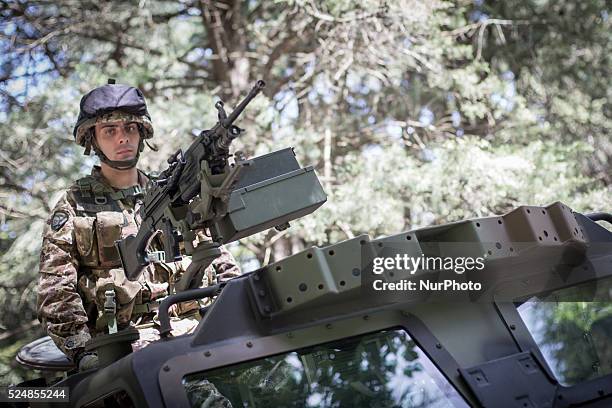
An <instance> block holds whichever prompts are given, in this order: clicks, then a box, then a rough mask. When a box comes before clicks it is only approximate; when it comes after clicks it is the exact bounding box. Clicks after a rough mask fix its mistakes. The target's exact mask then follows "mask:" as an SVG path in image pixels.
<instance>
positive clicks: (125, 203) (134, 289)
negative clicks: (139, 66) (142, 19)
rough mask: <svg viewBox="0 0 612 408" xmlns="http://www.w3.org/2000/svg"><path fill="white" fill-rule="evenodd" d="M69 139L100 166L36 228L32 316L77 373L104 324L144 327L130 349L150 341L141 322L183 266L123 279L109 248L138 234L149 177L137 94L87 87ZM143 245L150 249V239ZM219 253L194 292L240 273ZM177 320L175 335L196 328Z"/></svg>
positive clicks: (149, 132) (147, 122) (192, 310)
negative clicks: (142, 166) (112, 310)
mask: <svg viewBox="0 0 612 408" xmlns="http://www.w3.org/2000/svg"><path fill="white" fill-rule="evenodd" d="M73 133H74V137H75V140H76V142H77V143H78V144H79V145H81V146H83V147H85V154H86V155H89V154H90V152H91V150H92V149H93V151H94V152H95V154H96V155H97V156H98V157H99V158H100V162H101V163H100V166H99V167H98V166H94V168H93V170H92V172H91V175H90V176H87V177H84V178H81V179H79V180H77V181H76V182H75V183H74V184H73V185H72V186H71V187H70V188H69V189H68V190H67V191H66V192H65V193H64V194H63V196H62V197H61V198H60V200H59V202H58V203H57V205H56V206H55V208H54V209H53V211H52V212H51V215H50V217H49V220H48V222H47V225H46V226H45V230H44V232H43V244H42V250H41V255H40V276H39V286H38V318H39V320H40V321H41V323H42V324H43V325H44V326H45V328H46V330H47V333H48V334H49V336H50V337H51V338H52V339H53V341H54V342H55V344H56V345H57V346H58V347H59V348H60V349H61V350H62V351H63V352H64V353H65V354H66V355H67V356H68V357H70V358H71V359H72V360H73V361H74V362H75V364H76V365H77V367H79V369H80V370H84V369H89V368H93V367H95V366H96V365H97V356H96V355H95V354H93V353H89V352H86V351H85V349H84V347H85V343H86V342H87V341H88V340H89V339H91V337H92V336H95V335H97V334H100V333H105V332H108V331H109V328H110V331H114V328H117V327H118V329H122V328H125V327H128V326H129V325H136V327H138V328H139V329H140V328H147V324H148V326H149V327H148V328H147V329H146V330H144V329H143V330H142V331H141V343H139V344H137V345H136V347H135V348H138V347H142V346H143V345H145V344H147V342H149V341H151V340H154V339H155V338H156V337H155V335H154V334H152V333H151V330H154V329H151V327H150V326H152V324H151V322H152V321H153V319H154V317H155V316H156V309H157V307H158V305H159V302H160V299H161V298H163V297H165V296H167V295H168V294H171V293H172V291H173V287H174V283H175V282H176V281H177V280H178V279H179V278H180V275H181V273H182V272H184V271H185V270H186V268H187V266H188V265H189V262H190V261H189V260H188V259H187V258H184V260H183V261H181V262H172V263H161V262H157V263H153V264H151V265H149V267H148V268H146V269H145V270H144V272H143V273H142V274H141V276H140V278H139V279H138V281H129V280H127V279H126V277H125V273H124V271H123V269H122V268H121V261H120V259H119V254H118V251H117V250H116V248H115V241H116V240H118V239H121V238H124V237H125V236H127V235H129V234H135V233H136V232H137V231H138V226H139V225H140V221H141V220H140V216H139V211H138V210H139V207H140V205H141V204H142V197H143V192H142V190H143V187H144V186H145V183H146V182H147V181H148V177H147V175H146V174H145V173H143V172H142V171H140V170H138V169H137V168H136V163H137V162H138V158H139V156H140V152H142V150H143V148H144V143H145V140H146V139H150V138H152V137H153V126H152V124H151V118H150V116H149V113H148V111H147V106H146V103H145V100H144V97H143V95H142V93H141V91H140V90H139V89H137V88H134V87H130V86H126V85H118V84H117V85H116V84H114V82H112V83H111V81H109V84H108V85H104V86H101V87H99V88H95V89H94V90H92V91H91V92H89V93H88V94H86V95H85V96H84V97H83V98H82V99H81V105H80V113H79V117H78V120H77V123H76V125H75V127H74V132H73ZM147 146H149V144H148V142H147ZM149 147H151V146H149ZM152 244H153V245H155V244H157V247H158V249H159V242H153V243H152ZM221 250H222V255H221V256H220V257H219V258H217V259H216V260H215V261H214V262H213V264H212V265H210V266H209V267H208V268H207V269H206V271H205V273H204V279H203V286H205V285H207V284H212V283H215V282H222V281H225V280H227V279H230V278H232V277H235V276H238V275H239V274H240V270H239V268H238V266H237V265H236V262H235V260H234V258H233V257H232V255H231V254H230V253H229V252H228V251H227V250H226V249H224V248H223V247H222V248H221ZM109 294H110V297H111V299H108V297H109ZM109 300H110V301H114V302H115V304H116V310H117V312H116V314H115V315H113V316H109V315H108V314H105V313H104V310H105V308H104V304H105V302H108V301H109ZM198 309H199V304H198V303H197V302H190V303H182V304H180V305H179V307H178V308H176V309H175V313H176V314H177V315H178V316H179V317H190V316H191V317H193V316H195V315H196V314H197V312H198ZM181 322H182V323H183V324H182V325H181V328H180V332H181V333H185V332H189V331H192V330H193V329H194V328H195V326H196V325H197V320H195V319H193V318H184V319H183V320H181ZM147 330H148V332H147ZM143 336H144V339H143Z"/></svg>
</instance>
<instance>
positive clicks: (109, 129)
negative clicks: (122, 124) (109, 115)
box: [102, 127, 117, 137]
mask: <svg viewBox="0 0 612 408" xmlns="http://www.w3.org/2000/svg"><path fill="white" fill-rule="evenodd" d="M116 133H117V129H115V128H114V127H106V128H104V129H102V135H103V136H105V137H112V136H115V134H116Z"/></svg>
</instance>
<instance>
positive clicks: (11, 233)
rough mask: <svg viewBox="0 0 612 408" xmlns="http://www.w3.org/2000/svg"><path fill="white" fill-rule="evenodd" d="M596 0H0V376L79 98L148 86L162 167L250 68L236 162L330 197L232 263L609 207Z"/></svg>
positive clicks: (28, 296) (73, 149) (28, 291)
mask: <svg viewBox="0 0 612 408" xmlns="http://www.w3.org/2000/svg"><path fill="white" fill-rule="evenodd" d="M609 11H610V10H609V3H608V2H606V1H605V0H593V1H588V2H571V1H554V2H553V1H548V0H509V1H504V2H493V1H483V0H475V1H467V0H457V1H440V0H433V1H428V2H420V1H416V0H389V1H375V0H360V1H347V0H323V1H317V2H315V1H310V0H277V1H274V2H271V1H258V0H247V1H243V2H241V1H234V0H220V1H214V2H211V1H206V0H168V1H163V0H156V1H151V0H139V1H134V0H131V1H121V2H119V1H91V0H84V1H76V0H64V1H54V2H50V1H46V0H8V1H7V0H0V253H1V257H2V260H1V261H2V262H0V310H1V313H0V359H1V362H2V363H1V364H0V378H2V380H1V381H2V382H3V383H11V382H16V381H19V380H20V379H21V378H23V377H24V376H26V375H27V374H26V373H25V372H24V371H23V370H21V369H19V367H17V366H16V365H15V363H14V362H13V361H12V359H13V357H14V355H15V352H16V351H17V350H18V347H20V346H21V345H22V344H24V343H26V342H28V341H30V340H32V339H33V338H35V337H36V336H38V335H40V334H41V329H40V326H39V325H38V322H37V321H36V317H35V316H36V313H35V298H36V294H35V292H36V276H37V268H38V267H37V263H38V252H39V250H40V233H41V230H42V226H43V223H44V222H45V220H46V218H47V216H48V213H49V211H50V209H51V208H52V206H53V203H54V200H56V199H57V197H58V193H60V192H61V191H62V190H63V189H64V188H66V187H67V186H68V185H69V184H70V182H71V181H72V180H74V179H76V178H78V177H81V176H83V175H85V174H87V173H88V172H89V168H90V167H91V165H92V164H93V163H95V158H93V157H85V156H83V155H82V149H80V148H79V147H78V146H76V145H74V144H73V138H72V134H71V131H72V126H73V124H74V122H75V120H76V116H77V114H78V102H79V99H80V97H81V95H82V94H84V93H85V92H87V91H89V90H90V89H92V88H93V87H95V86H99V85H101V84H103V83H105V82H106V79H107V78H108V77H113V78H117V80H118V82H120V83H128V84H133V85H136V86H138V87H139V88H140V89H142V90H143V91H144V93H145V96H146V98H147V100H148V103H149V106H150V112H151V114H152V117H153V123H154V126H155V129H156V137H155V141H156V143H157V145H158V147H159V148H160V149H159V152H157V153H154V152H151V151H146V152H145V154H144V156H143V159H142V166H143V167H144V168H145V169H146V170H156V169H159V164H160V163H162V161H163V160H164V159H165V158H166V157H167V156H168V155H169V154H170V153H171V152H173V151H175V150H176V149H177V147H178V146H185V145H187V144H188V143H190V140H191V138H192V135H193V132H194V131H195V132H197V131H198V130H201V129H205V128H207V127H210V126H212V125H213V124H214V122H215V121H216V118H215V113H214V110H213V104H214V101H215V100H216V99H218V98H222V99H223V100H225V101H226V102H228V103H229V104H230V105H231V104H232V103H235V102H236V101H237V100H238V98H239V97H240V96H241V95H244V94H245V93H246V91H247V90H248V89H249V88H250V86H251V84H252V83H253V82H254V81H255V80H256V79H259V78H262V79H265V81H266V82H267V84H268V86H267V88H266V89H265V92H264V95H263V96H260V97H258V98H257V100H256V101H255V102H254V103H253V104H252V106H251V107H250V108H249V110H248V112H247V114H246V115H245V116H244V117H243V119H242V120H241V122H240V125H241V127H245V128H247V129H248V133H247V134H246V135H245V136H244V137H243V138H242V140H240V141H239V142H238V143H237V145H238V146H237V148H238V149H241V150H243V151H244V152H245V153H247V156H249V155H254V154H260V153H265V152H268V151H270V150H272V149H276V148H281V147H285V146H294V147H295V151H296V153H297V155H298V158H299V160H300V162H301V163H302V164H313V165H315V166H316V169H317V171H318V174H319V176H320V177H321V179H322V180H323V182H324V185H325V188H326V191H327V193H328V195H329V199H328V202H327V204H326V205H325V206H324V207H322V208H321V209H319V210H318V211H317V212H315V213H314V214H313V215H311V216H309V217H307V218H305V219H303V220H301V221H299V222H295V223H294V225H293V228H290V229H289V230H287V231H285V232H282V233H277V232H268V233H262V234H259V235H258V236H256V237H252V238H249V239H247V240H244V241H243V242H241V244H240V245H239V246H234V247H232V250H233V251H234V253H235V255H236V256H237V257H239V259H240V261H241V262H242V263H243V265H244V267H245V269H246V270H252V269H254V268H255V267H256V266H257V265H259V264H262V263H267V262H271V261H273V260H274V259H278V258H279V257H282V256H285V255H287V254H289V253H291V252H292V251H295V250H298V249H300V248H303V247H304V246H306V245H313V244H322V243H328V242H336V241H339V240H342V239H346V238H347V237H352V236H354V235H357V234H360V233H364V232H366V233H369V234H371V235H373V236H377V235H381V234H392V233H397V232H399V231H402V230H407V229H411V228H417V227H422V226H426V225H431V224H440V223H445V222H449V221H454V220H459V219H463V218H467V217H479V216H486V215H490V214H499V213H502V212H504V211H507V210H509V209H511V208H512V207H514V206H517V205H520V204H533V205H545V204H549V203H552V202H554V201H558V200H559V201H563V202H564V203H566V204H568V205H569V206H571V207H572V208H574V209H575V210H577V211H582V212H585V211H591V210H608V211H609V210H610V209H611V208H612V205H611V204H612V201H611V199H610V193H611V189H612V187H611V185H612V174H611V172H610V168H611V157H612V139H611V137H610V134H611V132H610V130H611V127H612V124H611V122H610V111H611V106H610V96H611V93H612V88H611V87H610V86H609V77H610V70H611V69H610V67H611V63H610V62H611V61H610V59H611V58H612V57H611V55H612V52H611V51H612V50H611V47H612V41H611V40H612V38H611V36H612V35H611V33H612V30H611V23H610V18H609Z"/></svg>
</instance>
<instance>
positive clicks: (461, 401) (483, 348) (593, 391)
mask: <svg viewBox="0 0 612 408" xmlns="http://www.w3.org/2000/svg"><path fill="white" fill-rule="evenodd" d="M602 221H603V222H606V221H607V222H612V215H610V214H607V213H596V214H589V215H583V214H580V213H576V212H573V211H572V210H571V209H570V208H568V207H567V206H566V205H564V204H562V203H554V204H552V205H549V206H547V207H537V206H522V207H519V208H516V209H515V210H513V211H511V212H509V213H507V214H505V215H501V216H494V217H486V218H477V219H470V220H466V221H460V222H456V223H451V224H446V225H439V226H433V227H429V228H423V229H417V230H412V231H407V232H403V233H401V234H397V235H394V236H389V237H383V238H377V239H372V238H370V237H368V236H367V235H362V236H358V237H355V238H353V239H349V240H346V241H343V242H339V243H336V244H333V245H329V246H325V247H311V248H307V249H305V250H303V251H301V252H299V253H296V254H293V255H291V256H289V257H287V258H285V259H282V260H280V261H278V262H274V263H272V264H269V265H265V266H263V267H262V268H260V269H258V270H255V271H252V272H250V273H246V274H244V275H243V276H241V277H239V278H236V279H233V280H231V281H229V282H228V283H227V284H225V285H224V286H223V287H218V286H217V287H211V288H206V289H193V290H188V291H185V292H183V293H180V294H178V295H173V296H171V297H170V298H168V299H166V301H164V302H165V303H166V305H165V307H162V308H161V309H160V311H159V313H160V320H161V321H162V326H163V327H162V332H163V331H164V330H169V329H168V327H167V326H165V329H164V325H167V318H168V317H167V310H168V307H169V305H170V304H172V303H174V302H177V301H183V300H185V299H187V298H202V297H207V296H217V298H216V300H215V301H214V302H213V303H212V305H211V306H210V307H208V308H207V309H205V310H202V315H203V317H202V320H201V322H200V324H199V326H198V328H197V331H196V332H195V333H194V334H192V335H185V336H179V337H170V336H168V337H165V338H163V339H162V340H160V341H158V342H155V343H153V344H151V345H149V346H148V347H146V348H144V349H142V350H139V351H137V352H133V353H131V352H130V351H124V352H123V354H121V353H119V354H118V355H114V356H111V357H110V358H108V359H106V360H104V359H101V360H103V361H102V367H100V368H98V369H96V370H90V371H86V372H79V373H77V372H75V371H71V370H72V367H71V366H70V363H69V361H68V360H66V359H65V358H63V357H62V355H61V353H60V354H57V355H56V358H51V357H50V354H53V353H50V352H49V351H48V350H47V351H46V352H45V353H44V354H45V356H46V357H45V358H40V357H39V356H37V355H36V349H37V348H40V347H44V346H43V345H41V344H45V342H44V340H41V341H39V342H38V343H33V344H32V345H30V347H27V348H26V349H24V350H22V352H21V353H20V354H19V356H18V360H19V361H20V362H21V363H23V364H26V365H28V366H29V367H31V368H36V369H40V370H56V371H55V372H56V373H57V372H59V371H65V372H67V375H64V377H63V378H61V379H59V380H49V379H47V380H44V379H40V380H37V381H34V382H28V383H24V384H21V385H20V386H34V385H38V386H43V385H44V386H51V385H52V386H54V387H68V389H69V396H70V398H69V399H70V401H69V403H65V405H66V406H71V407H101V406H135V407H209V406H224V407H230V406H232V407H464V406H474V407H569V406H581V407H610V406H612V302H611V300H610V297H611V295H612V233H611V232H610V231H609V230H607V229H605V228H604V227H603V226H602V225H600V224H599V223H598V222H602ZM458 245H459V246H458ZM458 248H459V249H458ZM459 253H461V254H464V255H467V254H469V255H480V256H482V258H483V259H484V265H485V268H483V269H482V270H478V269H477V268H473V269H472V270H466V271H464V272H462V273H458V270H457V267H456V266H457V265H455V271H452V273H453V274H454V276H455V279H456V280H458V281H461V282H459V283H458V285H460V284H461V283H463V284H466V283H467V282H468V281H472V282H474V281H477V282H480V283H482V289H481V290H480V291H476V290H474V288H473V287H472V288H471V290H469V288H468V290H466V291H460V290H459V289H457V290H455V291H454V292H452V293H451V292H450V291H447V292H445V293H441V292H440V291H438V292H436V293H433V292H432V291H431V290H421V291H419V290H414V291H410V290H400V291H397V290H395V291H394V293H389V292H388V291H387V292H385V291H377V290H375V289H373V285H372V283H373V282H374V281H380V282H378V283H377V285H378V286H380V285H381V284H382V283H386V284H387V287H389V284H390V283H395V284H396V287H400V285H397V284H398V283H399V282H402V281H410V280H421V281H423V280H430V281H432V280H433V281H440V282H441V281H442V278H443V271H440V270H433V271H432V270H430V271H426V272H424V273H421V271H419V273H411V271H406V270H402V268H399V269H397V268H396V269H389V268H387V269H386V270H385V271H384V272H382V273H380V271H375V272H376V273H373V268H372V265H373V264H374V263H375V262H373V261H374V259H376V258H377V257H385V258H386V259H394V257H395V256H396V255H397V254H410V255H411V256H412V257H417V258H418V257H422V258H423V259H424V258H425V257H426V256H447V255H448V257H453V256H454V257H455V259H458V258H457V256H458V254H459ZM381 282H382V283H381ZM464 286H465V285H464ZM118 334H119V335H121V332H120V333H118ZM123 336H124V340H125V341H126V343H127V344H129V341H130V336H132V338H133V333H132V334H129V333H127V334H123ZM46 344H47V346H49V344H48V342H47V343H46ZM56 353H59V351H56ZM50 377H52V376H50V375H47V378H50ZM40 405H44V404H40ZM33 406H37V404H33ZM49 406H54V407H57V406H62V404H59V405H58V403H54V404H50V405H49Z"/></svg>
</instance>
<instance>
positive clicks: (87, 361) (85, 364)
mask: <svg viewBox="0 0 612 408" xmlns="http://www.w3.org/2000/svg"><path fill="white" fill-rule="evenodd" d="M78 361H79V362H78V367H79V371H87V370H91V369H92V368H96V367H97V366H98V355H97V354H95V353H83V354H82V355H80V356H79V359H78Z"/></svg>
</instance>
